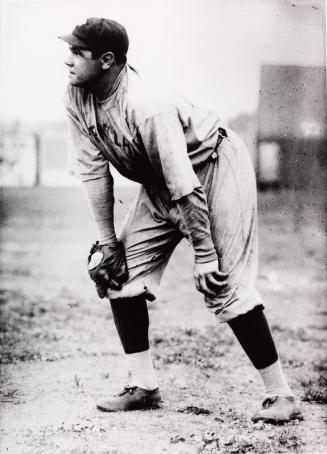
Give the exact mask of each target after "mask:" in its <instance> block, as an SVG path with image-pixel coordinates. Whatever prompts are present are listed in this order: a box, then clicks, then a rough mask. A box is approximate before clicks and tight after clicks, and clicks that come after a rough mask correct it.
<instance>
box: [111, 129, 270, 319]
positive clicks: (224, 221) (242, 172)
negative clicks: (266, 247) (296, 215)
mask: <svg viewBox="0 0 327 454" xmlns="http://www.w3.org/2000/svg"><path fill="white" fill-rule="evenodd" d="M195 172H196V174H197V177H198V179H199V181H200V183H201V185H202V187H203V190H204V192H205V194H206V197H207V203H208V209H209V219H210V225H211V234H212V239H213V242H214V245H215V248H216V251H217V256H218V263H219V278H220V290H219V291H218V292H217V293H216V296H215V297H209V296H205V303H206V305H207V307H208V309H209V310H210V311H212V312H213V313H214V314H216V316H217V317H218V318H219V319H220V320H221V321H223V322H226V321H229V320H232V319H233V318H235V317H237V316H238V315H241V314H245V313H247V312H248V311H250V310H251V309H253V308H254V307H255V306H259V305H263V301H262V298H261V296H260V294H259V293H258V291H257V290H256V287H255V281H256V276H257V263H258V229H257V199H256V181H255V175H254V170H253V166H252V162H251V159H250V156H249V154H248V151H247V149H246V147H245V145H244V143H243V142H242V141H241V139H240V138H239V137H238V136H237V135H236V134H235V133H234V132H232V131H230V130H227V137H226V138H224V139H223V141H222V142H221V144H220V146H219V149H218V150H217V152H215V153H213V155H212V158H211V159H210V160H208V161H207V162H206V163H205V164H204V165H203V166H201V167H200V168H199V169H196V170H195ZM184 237H187V232H186V229H185V226H184V225H183V221H182V219H181V216H180V214H179V211H178V208H177V206H176V204H175V203H174V202H171V200H170V196H169V194H168V192H166V191H163V190H159V189H157V188H156V187H153V186H151V187H144V186H142V187H141V188H140V191H139V194H138V196H137V198H136V200H135V203H134V205H133V207H132V208H131V210H130V212H129V214H128V215H127V218H126V220H125V223H124V226H123V229H122V232H121V234H120V239H121V240H122V241H123V243H124V245H125V251H126V259H127V265H128V269H129V274H130V276H129V280H128V282H127V283H126V284H125V285H124V286H123V288H122V290H120V291H113V290H109V291H108V296H109V298H110V299H119V298H129V297H135V296H139V295H144V296H145V297H146V299H148V300H154V299H155V298H156V295H157V293H158V287H159V285H160V281H161V278H162V275H163V272H164V270H165V268H166V266H167V263H168V261H169V259H170V257H171V254H172V253H173V251H174V249H175V247H176V246H177V244H178V243H179V242H180V241H181V239H182V238H184Z"/></svg>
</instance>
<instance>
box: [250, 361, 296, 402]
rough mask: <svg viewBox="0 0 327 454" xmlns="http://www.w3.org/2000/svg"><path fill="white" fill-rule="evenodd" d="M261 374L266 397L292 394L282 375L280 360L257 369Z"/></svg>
mask: <svg viewBox="0 0 327 454" xmlns="http://www.w3.org/2000/svg"><path fill="white" fill-rule="evenodd" d="M258 372H259V374H260V375H261V378H262V381H263V384H264V386H265V391H266V395H267V397H268V396H270V397H272V396H293V393H292V391H291V388H290V387H289V386H288V384H287V381H286V378H285V376H284V373H283V370H282V367H281V364H280V361H279V360H277V361H276V362H275V363H273V364H271V365H270V366H268V367H265V368H264V369H259V370H258Z"/></svg>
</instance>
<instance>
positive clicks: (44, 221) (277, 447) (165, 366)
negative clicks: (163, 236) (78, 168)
mask: <svg viewBox="0 0 327 454" xmlns="http://www.w3.org/2000/svg"><path fill="white" fill-rule="evenodd" d="M134 192H135V191H134V190H133V189H126V188H125V189H123V188H122V189H120V190H119V191H118V193H117V196H116V198H117V206H118V209H117V223H118V224H119V223H121V220H122V218H123V216H124V214H126V212H127V208H128V205H129V203H130V200H131V197H132V195H133V193H134ZM310 199H311V200H313V202H310V203H308V202H307V199H305V198H303V197H302V196H301V195H299V194H297V195H296V194H290V193H282V194H277V193H265V194H261V195H260V198H259V207H260V233H261V236H260V247H261V253H260V268H259V277H258V288H259V289H260V291H261V292H262V294H263V296H264V298H265V300H266V305H267V308H266V314H267V317H268V319H269V320H270V323H271V327H272V330H273V333H274V336H275V339H276V343H277V346H278V348H279V351H280V357H281V360H282V362H283V364H284V367H285V371H286V374H287V376H288V378H289V381H290V384H291V386H292V387H293V388H294V391H295V393H296V394H297V396H298V397H299V398H300V399H301V400H302V405H303V411H304V415H305V420H304V421H302V422H300V421H293V422H291V423H288V424H286V425H282V426H271V425H264V424H262V423H257V424H253V423H252V422H251V420H250V417H251V415H252V413H253V412H254V411H255V410H256V409H257V408H258V406H259V405H260V404H261V400H262V397H263V388H262V385H261V383H260V379H259V376H258V375H257V372H256V371H255V370H254V369H253V368H252V367H251V365H250V363H249V360H248V359H247V358H246V357H245V355H244V353H243V352H242V350H241V348H240V346H239V345H238V344H237V342H236V341H235V340H234V338H233V336H232V334H231V332H230V331H229V328H228V326H226V325H224V324H219V323H218V322H217V321H216V320H215V319H214V317H213V316H212V314H210V313H209V312H207V310H206V308H205V306H204V303H203V301H202V297H201V295H200V294H198V293H197V292H196V291H195V289H194V285H193V280H192V251H191V249H190V247H189V246H188V245H187V244H186V243H183V244H181V245H180V246H179V247H178V249H177V250H176V252H175V255H174V256H173V259H172V261H171V263H170V265H169V268H168V270H167V272H166V275H165V277H164V281H163V285H162V292H161V296H160V298H159V299H158V300H157V302H154V303H151V304H150V305H149V307H150V316H151V342H152V345H153V351H154V357H155V364H156V368H157V370H158V374H159V378H160V387H161V392H162V395H163V398H164V403H163V406H162V408H161V409H159V410H156V411H145V412H132V413H128V414H124V413H119V414H105V413H100V412H97V410H96V408H95V403H96V402H97V401H98V400H101V399H102V398H104V397H106V396H108V395H109V394H111V393H112V392H116V391H119V390H120V388H121V387H122V385H124V384H125V379H126V371H125V364H124V362H123V357H122V355H121V347H120V345H119V342H118V338H117V335H116V333H115V329H114V326H113V321H112V318H111V314H110V308H109V305H108V302H107V301H101V300H98V299H97V297H96V295H95V290H94V288H93V286H92V283H91V282H90V281H89V278H88V276H87V272H86V264H85V262H86V260H85V258H86V255H87V252H88V250H89V247H90V242H91V241H92V240H93V239H94V238H95V231H94V230H93V224H92V221H91V219H90V216H89V212H88V208H87V206H86V203H85V200H84V195H83V192H82V190H81V189H80V188H66V189H63V188H61V189H57V188H56V189H55V188H46V189H45V188H35V189H14V188H11V189H5V190H3V191H2V204H1V205H2V224H1V227H2V228H1V267H0V271H1V294H0V297H1V300H0V310H1V325H0V335H1V391H0V401H1V416H0V418H1V419H0V451H1V453H7V452H8V453H33V454H34V453H35V454H36V453H75V454H77V453H78V454H81V453H87V454H89V453H141V454H143V453H151V454H154V453H155V454H157V453H164V452H166V453H190V454H192V453H201V452H213V453H260V454H261V453H277V452H278V453H279V452H287V453H293V452H301V453H326V452H327V436H326V421H327V414H326V408H327V407H326V403H327V389H326V388H327V387H326V385H327V364H326V351H327V350H326V347H327V345H326V344H327V339H326V330H327V307H326V302H325V299H326V280H325V276H326V268H325V265H324V260H325V251H326V249H325V248H326V245H325V242H324V239H325V235H324V232H325V230H324V222H325V218H324V217H323V209H322V207H321V203H320V201H319V203H318V201H317V200H318V199H317V197H315V194H313V195H312V197H311V198H310ZM181 270H183V272H181Z"/></svg>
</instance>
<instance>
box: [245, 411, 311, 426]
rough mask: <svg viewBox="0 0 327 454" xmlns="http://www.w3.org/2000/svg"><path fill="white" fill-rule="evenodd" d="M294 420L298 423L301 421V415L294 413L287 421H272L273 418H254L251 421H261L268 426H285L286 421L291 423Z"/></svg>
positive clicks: (302, 418)
mask: <svg viewBox="0 0 327 454" xmlns="http://www.w3.org/2000/svg"><path fill="white" fill-rule="evenodd" d="M294 419H298V420H299V421H303V420H304V417H303V415H302V413H295V414H294V415H292V416H290V417H289V418H288V419H273V418H255V419H252V421H253V422H254V423H256V422H259V421H262V422H265V423H268V424H276V425H277V424H285V423H286V422H288V421H293V420H294Z"/></svg>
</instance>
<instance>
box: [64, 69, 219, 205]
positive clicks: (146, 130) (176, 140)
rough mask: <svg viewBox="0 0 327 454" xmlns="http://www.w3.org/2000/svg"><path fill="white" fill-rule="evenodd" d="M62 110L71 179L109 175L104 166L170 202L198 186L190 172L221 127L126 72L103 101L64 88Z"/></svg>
mask: <svg viewBox="0 0 327 454" xmlns="http://www.w3.org/2000/svg"><path fill="white" fill-rule="evenodd" d="M154 85H156V86H154ZM66 107H67V110H68V114H69V118H70V120H71V121H70V124H71V131H72V135H73V139H74V145H75V146H74V148H73V150H72V151H71V156H70V168H71V172H72V173H73V174H78V175H80V177H81V179H82V180H83V181H86V180H89V179H94V178H99V177H101V176H105V175H107V174H108V173H109V166H108V162H110V163H111V164H112V165H113V166H114V167H116V169H117V170H118V171H119V172H120V173H121V174H122V175H124V176H125V177H127V178H129V179H131V180H134V181H137V182H138V183H141V184H143V185H145V186H148V185H154V186H157V187H159V188H160V187H162V188H167V189H168V191H169V193H170V195H171V198H172V200H178V199H180V198H181V197H183V196H185V195H188V194H190V193H191V192H192V191H193V190H194V188H196V187H199V186H200V183H199V181H198V178H197V176H196V174H195V172H194V170H193V169H194V168H195V169H196V167H197V166H199V165H201V164H202V163H204V162H205V161H206V160H207V159H208V158H209V157H210V156H211V155H212V153H213V151H214V150H215V146H216V143H217V139H218V136H219V132H218V128H219V127H221V126H222V124H221V123H220V120H219V118H218V116H217V115H216V114H214V113H213V112H210V111H209V110H205V109H202V108H199V107H197V106H194V105H193V104H191V103H190V102H189V101H187V100H186V99H185V98H184V97H183V96H182V95H180V94H179V93H177V92H175V91H173V90H167V89H165V88H164V87H162V86H161V85H158V84H154V83H153V82H150V83H149V81H146V80H143V79H142V78H141V77H140V76H139V75H138V74H137V73H135V72H134V71H132V70H131V69H130V68H129V67H128V66H125V67H124V68H123V69H122V71H121V73H120V74H119V76H118V78H117V80H116V82H115V84H114V86H113V87H112V90H111V93H110V95H109V97H108V98H107V99H106V100H105V101H102V102H99V101H97V100H96V98H95V97H94V96H93V95H92V94H91V93H89V92H86V91H85V90H84V89H82V88H79V87H73V86H69V88H68V93H67V97H66Z"/></svg>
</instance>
